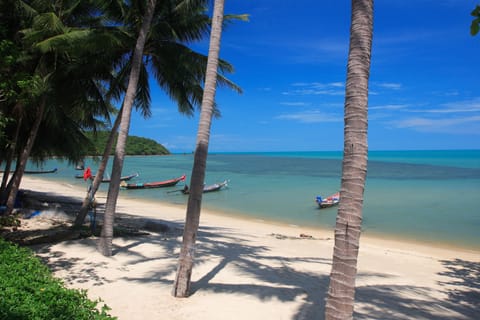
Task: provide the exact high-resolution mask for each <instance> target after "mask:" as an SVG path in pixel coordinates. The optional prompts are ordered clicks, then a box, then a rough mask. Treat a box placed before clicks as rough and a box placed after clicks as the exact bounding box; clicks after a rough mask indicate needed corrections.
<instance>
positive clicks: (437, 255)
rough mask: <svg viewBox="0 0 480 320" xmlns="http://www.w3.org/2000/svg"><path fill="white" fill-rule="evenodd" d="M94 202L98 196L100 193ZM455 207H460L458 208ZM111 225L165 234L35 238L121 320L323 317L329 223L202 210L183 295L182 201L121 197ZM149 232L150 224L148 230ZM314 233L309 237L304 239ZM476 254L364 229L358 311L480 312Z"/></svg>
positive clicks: (50, 186) (27, 184)
mask: <svg viewBox="0 0 480 320" xmlns="http://www.w3.org/2000/svg"><path fill="white" fill-rule="evenodd" d="M22 189H25V190H35V191H41V192H47V193H51V194H58V195H59V196H66V197H75V198H78V199H82V198H83V197H84V196H85V190H82V189H79V188H78V187H74V186H72V185H69V184H65V183H61V184H59V183H54V182H51V181H46V180H41V179H38V178H30V177H24V179H23V181H22ZM97 199H98V201H99V202H104V201H105V194H103V195H98V196H97ZM459 210H461V209H459ZM117 212H118V213H119V220H118V223H121V224H126V225H128V224H132V223H134V224H135V225H137V226H145V225H146V224H150V225H157V224H158V223H164V224H167V225H169V226H170V227H171V230H170V231H169V232H167V233H162V232H153V231H149V234H148V235H143V236H134V237H124V238H115V239H114V255H113V256H112V257H108V258H107V257H104V256H102V255H101V254H99V253H98V252H97V251H96V239H94V238H88V239H82V240H73V241H64V242H61V243H57V244H52V245H37V246H34V249H35V251H36V252H37V254H38V255H39V256H40V257H42V258H43V259H44V260H45V261H46V263H47V264H48V265H49V266H50V268H51V269H52V270H53V272H54V275H55V276H56V277H59V278H61V279H63V280H64V282H65V284H66V285H67V286H68V287H71V288H81V289H87V290H88V295H89V297H90V298H91V299H99V298H100V299H101V300H102V301H103V302H105V303H106V304H107V305H108V306H109V307H111V308H112V310H111V311H110V314H112V315H114V316H116V317H118V319H121V320H135V319H142V320H143V319H176V320H183V319H200V320H203V319H208V320H212V319H222V320H224V319H232V320H235V319H249V320H255V319H262V320H264V319H323V314H324V304H325V302H324V301H325V297H326V292H327V289H328V282H329V280H328V279H329V273H330V268H331V259H332V250H333V231H325V230H318V229H306V228H303V227H296V226H286V225H279V224H271V223H266V222H263V221H252V220H246V219H239V218H232V217H227V216H223V215H221V214H218V213H214V212H208V211H205V210H203V211H202V214H201V219H200V230H199V234H198V240H197V250H196V261H195V266H194V270H193V275H192V288H193V290H192V291H193V292H192V295H191V296H190V297H189V298H182V299H179V298H174V297H172V296H171V290H172V283H173V279H174V277H175V272H176V268H177V260H178V254H179V251H180V245H181V240H182V233H181V229H182V225H183V222H184V217H185V208H184V207H175V206H170V205H165V204H158V203H152V202H147V201H143V200H141V201H140V200H131V199H124V198H122V197H120V198H119V202H118V206H117ZM147 229H149V230H151V228H147ZM310 236H311V237H310ZM479 314H480V252H478V251H472V250H466V249H461V248H442V247H432V246H427V245H422V244H418V243H407V242H400V241H393V240H386V239H378V238H370V237H362V239H361V243H360V253H359V259H358V277H357V291H356V304H355V315H354V318H355V319H478V316H479Z"/></svg>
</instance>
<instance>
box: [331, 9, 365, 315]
mask: <svg viewBox="0 0 480 320" xmlns="http://www.w3.org/2000/svg"><path fill="white" fill-rule="evenodd" d="M351 21H352V22H351V27H350V49H349V54H348V67H347V85H346V90H345V128H344V151H343V164H342V182H341V188H340V199H341V200H340V204H339V208H338V214H337V221H336V227H335V247H334V250H333V263H332V270H331V273H330V286H329V289H328V296H327V301H326V307H325V319H327V320H331V319H352V317H353V305H354V296H355V277H356V275H357V257H358V249H359V241H360V233H361V223H362V207H363V193H364V189H365V179H366V175H367V157H368V145H367V125H368V112H367V111H368V79H369V76H370V57H371V50H372V36H373V0H352V16H351Z"/></svg>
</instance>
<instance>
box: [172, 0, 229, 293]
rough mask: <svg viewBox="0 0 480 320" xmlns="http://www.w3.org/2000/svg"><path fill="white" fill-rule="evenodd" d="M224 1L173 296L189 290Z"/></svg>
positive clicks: (217, 17)
mask: <svg viewBox="0 0 480 320" xmlns="http://www.w3.org/2000/svg"><path fill="white" fill-rule="evenodd" d="M223 7H224V0H215V5H214V9H213V19H212V33H211V36H210V48H209V51H208V62H207V73H206V78H205V89H204V94H203V100H202V110H201V113H200V122H199V125H198V133H197V143H196V147H195V156H194V162H193V168H192V175H191V182H190V195H189V197H188V205H187V215H186V221H185V227H184V231H183V243H182V248H181V251H180V258H179V262H178V269H177V275H176V277H175V282H174V284H173V290H172V294H173V296H175V297H187V296H188V295H189V291H190V278H191V275H192V268H193V261H194V253H195V241H196V236H197V231H198V226H199V223H200V210H201V205H202V194H203V183H204V180H205V170H206V165H207V154H208V143H209V139H210V127H211V123H212V114H213V105H214V100H215V91H216V82H217V68H218V56H219V52H220V38H221V35H222V23H223Z"/></svg>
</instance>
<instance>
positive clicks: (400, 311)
mask: <svg viewBox="0 0 480 320" xmlns="http://www.w3.org/2000/svg"><path fill="white" fill-rule="evenodd" d="M122 219H124V221H123V223H126V224H128V219H129V217H128V216H123V215H122ZM132 219H136V218H135V217H132ZM133 222H138V221H137V220H134V221H133ZM156 222H158V223H164V221H163V220H161V219H158V220H156ZM169 226H170V230H175V232H173V233H170V234H169V233H168V232H166V233H157V234H151V235H150V236H139V237H132V238H130V239H129V244H128V245H126V246H115V250H114V252H115V254H127V255H130V256H131V258H132V259H130V260H129V262H128V264H127V265H125V268H131V267H132V268H133V267H134V266H135V265H136V264H141V263H147V262H150V261H152V260H165V261H166V262H167V263H164V264H163V265H164V267H163V268H162V269H161V270H159V269H157V268H155V269H153V268H152V269H151V270H150V271H149V272H148V273H147V274H145V275H144V276H142V277H132V276H128V275H127V274H126V275H125V276H123V278H122V279H124V280H126V281H131V282H136V283H146V284H149V283H150V284H151V283H159V284H162V285H165V286H171V285H173V280H172V274H174V273H175V270H176V267H177V259H176V257H177V256H178V248H179V246H180V241H181V229H182V223H181V222H169ZM82 241H85V242H84V244H85V245H87V246H91V245H92V243H91V242H92V241H91V242H88V239H84V240H82ZM278 241H285V240H284V239H278ZM288 241H323V240H318V239H317V240H309V239H298V240H288ZM143 244H153V245H154V246H156V247H158V248H161V249H162V251H159V252H162V253H161V254H159V255H155V256H145V255H144V254H143V253H142V252H141V250H138V249H139V248H141V246H142V245H143ZM285 244H286V245H288V243H287V242H285ZM137 247H138V248H137ZM41 250H43V251H44V253H47V254H49V255H50V256H49V257H47V258H45V262H46V263H47V264H49V266H50V267H51V268H53V269H55V268H57V269H59V268H62V269H63V270H69V269H70V268H72V269H73V265H74V264H75V263H76V261H72V259H70V260H67V259H66V258H65V259H62V256H61V253H60V252H49V247H43V249H41ZM270 252H271V251H270V248H269V247H268V246H262V245H255V244H252V242H250V241H249V240H245V237H244V236H243V235H237V234H236V231H235V230H234V229H229V228H220V227H207V226H201V227H200V228H199V232H198V238H197V245H196V259H195V265H196V266H197V265H202V264H206V265H208V268H207V270H206V271H204V272H203V273H202V274H200V275H199V276H197V277H196V278H195V279H194V281H192V284H191V294H192V295H195V294H198V293H201V292H210V293H219V294H232V295H238V294H241V295H242V294H243V295H248V296H254V297H256V298H258V299H259V300H261V301H269V300H271V299H275V300H278V301H281V302H285V303H288V302H295V301H297V302H298V301H300V303H299V307H298V308H297V310H295V315H294V316H293V317H292V319H296V320H306V319H323V316H324V305H325V298H326V294H327V289H328V282H329V277H328V274H325V272H321V271H319V269H320V266H322V265H323V269H324V270H325V266H327V269H329V267H330V265H331V259H325V258H319V257H317V256H315V254H312V255H308V256H300V255H291V256H287V255H285V256H276V255H272V254H271V253H270ZM55 256H56V257H55ZM59 258H60V259H59ZM49 260H50V261H49ZM212 261H213V263H212ZM299 262H301V264H302V265H307V266H308V268H302V269H300V268H298V267H296V266H298V263H299ZM441 263H442V264H443V265H444V266H445V271H443V272H442V273H440V274H439V276H442V279H444V280H443V282H439V284H440V285H441V286H442V288H444V290H443V291H442V292H440V293H442V294H443V296H440V297H439V292H438V291H432V289H429V288H425V287H420V286H415V285H386V284H381V285H370V286H359V287H357V290H356V298H355V299H356V300H355V314H354V317H355V319H433V320H447V319H454V320H455V319H458V320H460V319H462V320H464V319H476V317H477V315H478V314H480V306H479V304H478V301H480V299H479V291H480V280H479V274H480V267H479V263H477V262H471V261H464V260H459V259H456V260H448V261H447V260H445V261H441ZM96 267H98V265H97V264H95V263H94V262H92V263H89V264H87V265H85V266H84V267H83V268H82V270H80V272H77V273H73V272H72V274H70V275H69V276H68V277H69V278H68V279H67V282H68V281H69V282H86V281H92V279H93V280H94V284H93V285H101V284H103V283H108V282H110V281H111V280H109V279H107V278H106V277H103V276H100V275H99V274H98V273H97V271H96ZM100 267H104V266H100ZM194 268H195V267H194ZM226 269H234V271H235V273H236V274H241V275H242V276H241V277H242V279H241V281H238V280H240V279H232V281H233V282H231V283H228V282H225V281H221V280H219V279H221V277H222V272H227V271H229V270H226ZM243 275H245V278H243ZM358 276H359V277H367V278H368V277H375V278H388V277H391V275H389V274H387V273H378V274H371V273H359V275H358ZM245 279H247V281H244V280H245ZM453 285H454V286H455V288H452V286H453ZM445 297H447V298H445Z"/></svg>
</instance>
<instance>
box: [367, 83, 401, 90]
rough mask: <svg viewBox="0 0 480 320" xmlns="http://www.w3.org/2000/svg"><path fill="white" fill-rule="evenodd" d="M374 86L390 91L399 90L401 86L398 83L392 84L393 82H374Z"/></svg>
mask: <svg viewBox="0 0 480 320" xmlns="http://www.w3.org/2000/svg"><path fill="white" fill-rule="evenodd" d="M374 85H375V86H377V87H380V88H384V89H391V90H400V89H401V88H402V85H401V84H400V83H393V82H376V83H374Z"/></svg>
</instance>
